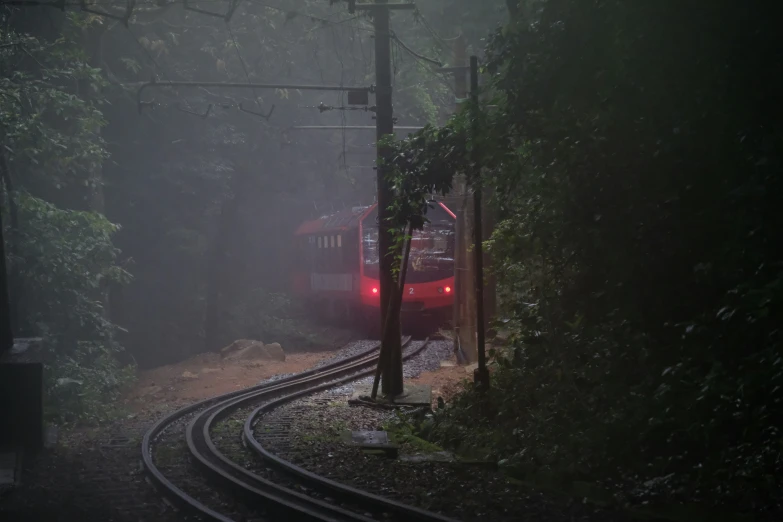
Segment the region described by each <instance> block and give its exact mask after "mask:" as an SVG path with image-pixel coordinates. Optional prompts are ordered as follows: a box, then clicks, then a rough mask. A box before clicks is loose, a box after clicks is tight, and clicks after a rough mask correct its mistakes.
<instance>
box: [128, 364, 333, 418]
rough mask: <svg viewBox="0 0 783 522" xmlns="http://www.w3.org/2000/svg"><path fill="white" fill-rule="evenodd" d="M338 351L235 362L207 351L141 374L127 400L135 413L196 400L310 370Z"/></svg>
mask: <svg viewBox="0 0 783 522" xmlns="http://www.w3.org/2000/svg"><path fill="white" fill-rule="evenodd" d="M333 354H334V351H319V352H313V353H292V354H286V359H285V361H272V360H264V361H231V360H225V359H221V357H220V355H219V354H216V353H207V354H201V355H197V356H196V357H193V358H191V359H187V360H185V361H181V362H179V363H176V364H171V365H168V366H160V367H158V368H153V369H151V370H145V371H142V372H140V373H139V378H138V381H137V383H136V385H135V386H134V387H133V389H132V390H131V391H130V393H129V394H128V396H127V399H126V403H127V404H128V407H129V409H130V410H131V411H132V412H133V413H141V412H144V411H149V410H150V409H162V408H168V407H169V406H171V405H176V404H182V403H189V402H195V401H198V400H201V399H208V398H210V397H214V396H216V395H221V394H224V393H228V392H232V391H236V390H239V389H242V388H247V387H249V386H253V385H255V384H258V382H259V381H261V380H263V379H267V378H269V377H272V376H274V375H279V374H288V373H296V372H301V371H304V370H307V369H308V368H311V367H312V366H313V365H315V364H316V363H317V362H318V361H320V360H321V359H325V358H327V357H330V356H332V355H333Z"/></svg>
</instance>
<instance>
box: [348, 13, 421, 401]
mask: <svg viewBox="0 0 783 522" xmlns="http://www.w3.org/2000/svg"><path fill="white" fill-rule="evenodd" d="M413 8H414V4H389V3H388V0H376V2H375V3H374V4H356V5H355V9H358V10H363V11H369V12H370V13H371V14H372V17H373V25H374V29H375V83H376V85H375V106H376V112H375V114H376V120H375V121H376V137H377V140H378V151H377V152H378V161H377V164H378V165H377V167H378V169H377V178H376V181H377V185H378V257H379V272H380V274H379V279H380V291H381V295H380V304H381V318H380V320H381V331H383V337H382V339H381V360H382V361H383V368H382V375H383V377H382V381H381V391H382V392H383V394H384V395H387V396H394V395H399V394H401V393H402V392H403V375H402V346H401V333H400V309H399V304H397V303H394V304H395V305H396V306H390V305H391V304H392V293H393V292H395V289H396V285H395V284H394V278H393V277H392V268H393V264H394V257H393V249H392V244H393V242H392V241H393V238H392V236H391V230H390V229H389V223H388V218H389V205H390V204H391V203H392V199H393V196H394V195H393V194H392V190H391V186H390V185H389V182H388V181H387V179H386V172H387V168H388V167H387V163H388V159H389V149H388V148H387V147H383V146H381V143H382V141H383V140H384V139H385V138H386V137H387V136H389V135H392V134H394V114H393V108H392V83H391V82H392V72H391V31H390V29H389V11H390V10H392V9H413ZM387 314H390V317H389V318H388V321H387V318H386V316H387Z"/></svg>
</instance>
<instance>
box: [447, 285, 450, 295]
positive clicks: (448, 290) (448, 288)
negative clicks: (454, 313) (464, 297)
mask: <svg viewBox="0 0 783 522" xmlns="http://www.w3.org/2000/svg"><path fill="white" fill-rule="evenodd" d="M446 293H447V294H450V293H451V287H450V286H447V287H446Z"/></svg>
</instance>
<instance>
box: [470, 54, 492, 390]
mask: <svg viewBox="0 0 783 522" xmlns="http://www.w3.org/2000/svg"><path fill="white" fill-rule="evenodd" d="M470 101H471V110H473V111H474V112H473V138H474V140H475V139H476V138H477V136H476V134H477V133H478V116H479V110H480V108H479V96H478V58H477V57H476V56H471V57H470ZM471 154H472V156H473V157H472V158H471V159H472V160H473V161H472V162H471V163H472V164H473V165H472V167H471V168H472V169H473V172H472V173H471V174H472V176H471V178H472V179H471V185H473V219H474V221H473V239H474V244H473V255H474V256H475V258H474V265H475V290H476V348H477V349H478V368H476V369H475V371H474V372H473V382H474V383H475V384H476V386H477V387H478V388H479V389H482V390H486V389H488V388H489V370H487V357H486V353H485V349H486V347H485V334H486V332H485V330H484V328H485V323H484V253H483V252H482V250H483V248H482V247H483V245H482V241H483V240H482V237H481V236H482V234H481V232H482V224H481V181H482V180H481V166H480V165H479V164H478V154H477V150H476V143H475V142H474V144H473V149H472V152H471Z"/></svg>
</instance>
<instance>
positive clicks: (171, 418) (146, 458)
mask: <svg viewBox="0 0 783 522" xmlns="http://www.w3.org/2000/svg"><path fill="white" fill-rule="evenodd" d="M379 348H380V343H378V344H376V345H374V346H373V347H372V348H369V349H367V350H363V351H361V352H359V353H357V354H354V355H352V356H349V357H346V358H345V359H342V360H339V361H335V362H333V363H330V364H327V365H324V366H322V367H320V368H313V369H310V370H307V371H304V372H301V373H298V374H296V375H291V376H289V377H285V378H282V379H279V380H277V381H273V382H267V383H263V384H259V385H257V386H253V387H251V388H246V389H244V390H237V391H234V392H229V393H226V394H223V395H219V396H217V397H212V398H209V399H205V400H202V401H198V402H195V403H193V404H190V405H189V406H186V407H184V408H181V409H179V410H176V411H174V412H172V413H170V414H169V415H166V416H165V417H163V418H161V419H160V420H158V422H156V423H155V424H154V425H153V426H152V427H151V428H150V429H149V430H148V431H147V432H146V433H145V434H144V437H143V439H142V443H141V458H142V463H143V465H144V467H145V469H146V470H147V472H148V473H149V475H150V479H151V480H152V482H153V485H154V486H156V487H157V488H159V489H161V490H162V491H163V493H164V495H165V496H167V497H169V498H170V499H171V500H172V501H174V502H175V503H176V504H178V505H179V506H180V507H183V508H185V509H188V510H193V511H196V512H198V513H199V514H201V515H203V516H205V517H207V519H208V520H216V521H219V522H232V521H231V519H229V518H227V517H225V516H223V515H221V514H220V513H217V512H216V511H214V510H212V509H210V508H209V507H207V506H206V505H204V504H202V503H201V502H199V501H198V500H196V499H194V498H193V497H191V496H190V495H188V494H187V493H185V492H184V491H183V490H182V489H180V488H178V487H177V486H176V485H174V484H173V483H172V482H171V481H170V480H168V479H167V478H166V477H165V475H164V474H163V473H162V472H161V471H160V469H159V468H158V466H157V465H156V464H155V461H154V459H153V455H152V446H153V442H154V440H155V439H156V437H157V436H158V435H159V434H161V433H162V432H163V431H165V429H166V428H167V427H168V426H169V425H171V424H173V423H174V422H176V421H177V420H179V419H180V418H182V417H184V416H185V415H188V414H190V413H192V412H194V411H197V410H198V409H200V408H203V407H207V406H209V405H211V404H214V403H218V402H220V401H226V400H229V399H232V398H235V397H238V396H240V395H244V394H247V393H253V392H256V391H258V390H261V389H265V388H269V387H271V386H278V385H280V384H282V383H285V382H289V381H294V380H298V379H301V378H303V377H306V376H309V375H315V374H317V373H320V372H325V371H329V370H331V369H334V368H338V367H340V366H342V365H345V364H348V363H350V362H352V361H355V360H358V359H362V358H364V357H367V356H368V355H370V354H371V353H373V352H375V351H377V350H378V349H379Z"/></svg>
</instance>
